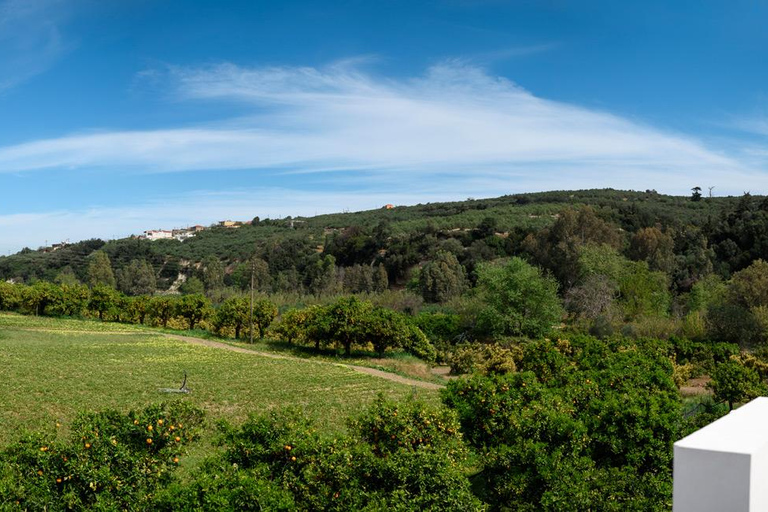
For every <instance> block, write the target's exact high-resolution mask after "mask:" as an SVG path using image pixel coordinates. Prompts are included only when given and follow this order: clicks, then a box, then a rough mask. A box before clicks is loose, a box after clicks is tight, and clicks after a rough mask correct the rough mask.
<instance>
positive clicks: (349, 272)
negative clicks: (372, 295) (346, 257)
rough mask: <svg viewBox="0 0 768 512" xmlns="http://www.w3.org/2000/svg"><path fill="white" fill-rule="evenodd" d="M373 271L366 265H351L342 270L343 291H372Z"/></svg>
mask: <svg viewBox="0 0 768 512" xmlns="http://www.w3.org/2000/svg"><path fill="white" fill-rule="evenodd" d="M372 270H373V269H371V267H369V266H368V265H352V266H351V267H347V268H344V269H343V271H344V291H345V292H348V293H365V292H370V291H372V290H373V271H372Z"/></svg>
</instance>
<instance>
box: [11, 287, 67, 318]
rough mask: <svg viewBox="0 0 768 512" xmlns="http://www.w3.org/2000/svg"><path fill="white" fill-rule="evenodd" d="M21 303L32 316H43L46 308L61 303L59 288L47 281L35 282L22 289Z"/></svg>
mask: <svg viewBox="0 0 768 512" xmlns="http://www.w3.org/2000/svg"><path fill="white" fill-rule="evenodd" d="M21 301H22V304H23V305H24V307H25V308H26V309H27V310H28V311H30V312H31V313H32V314H34V315H38V316H39V315H44V314H45V310H46V308H48V306H51V305H54V304H56V303H59V302H60V301H61V288H59V287H58V286H56V285H55V284H53V283H49V282H47V281H37V282H36V283H35V284H33V285H32V286H28V287H26V288H23V289H22V295H21Z"/></svg>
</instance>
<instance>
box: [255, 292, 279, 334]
mask: <svg viewBox="0 0 768 512" xmlns="http://www.w3.org/2000/svg"><path fill="white" fill-rule="evenodd" d="M276 317H277V306H275V304H274V303H273V302H272V301H270V300H269V299H256V300H254V301H253V325H255V326H256V327H257V328H258V329H259V338H260V339H264V333H265V332H266V330H267V327H269V324H271V323H272V320H274V319H275V318H276Z"/></svg>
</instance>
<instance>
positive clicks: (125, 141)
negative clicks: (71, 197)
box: [0, 61, 751, 188]
mask: <svg viewBox="0 0 768 512" xmlns="http://www.w3.org/2000/svg"><path fill="white" fill-rule="evenodd" d="M171 77H172V78H173V80H174V84H175V87H176V89H175V90H176V94H177V95H178V96H179V97H181V98H182V99H183V100H186V101H190V100H197V101H210V102H225V101H228V102H237V103H239V104H242V105H243V106H244V109H245V112H246V116H244V117H242V118H238V119H231V120H223V121H222V120H218V122H217V123H216V124H215V125H214V124H210V123H208V124H200V125H198V127H195V128H185V129H163V130H148V131H132V132H121V131H117V132H106V133H91V134H78V135H71V136H66V137H62V138H58V139H48V140H39V141H32V142H28V143H25V144H20V145H16V146H6V147H2V148H0V168H2V169H4V170H6V171H9V172H14V171H25V170H34V169H42V168H62V169H67V168H103V169H113V170H114V169H125V168H132V169H135V170H140V171H149V172H167V171H185V170H195V169H270V170H271V169H275V168H280V169H288V170H293V171H304V172H313V171H325V170H335V169H343V170H356V169H358V170H363V171H365V172H366V173H368V174H371V173H375V172H388V173H391V172H393V171H401V172H408V173H414V174H417V175H422V174H431V173H434V172H441V173H453V174H455V175H457V176H458V177H461V176H467V175H468V174H475V175H478V174H479V175H483V174H489V175H494V176H499V175H502V176H503V175H505V174H506V175H508V176H509V177H515V176H516V175H517V173H518V172H520V171H524V170H526V169H531V171H530V172H528V173H527V174H528V175H529V176H528V177H529V178H535V179H536V181H544V182H547V181H548V182H549V183H551V185H550V187H549V188H553V186H554V187H557V186H558V185H557V184H558V183H560V182H562V181H563V180H564V179H565V180H569V179H570V178H580V177H582V176H593V177H594V178H595V179H596V180H600V181H594V180H590V181H587V180H585V181H583V182H582V186H583V187H586V186H616V187H621V186H624V184H625V183H628V182H629V181H631V180H632V176H627V175H623V172H624V171H628V170H630V171H631V172H632V173H636V174H639V175H641V176H642V175H654V174H661V175H664V176H667V177H668V178H670V179H675V177H679V178H680V179H681V181H685V182H686V183H690V182H691V180H692V179H694V177H698V176H700V175H701V174H705V175H707V174H709V175H711V176H712V177H713V178H716V177H717V176H719V175H721V173H722V172H724V171H727V172H739V173H746V174H748V175H751V174H750V172H749V169H748V168H747V167H746V166H745V165H744V164H743V163H741V162H739V161H738V160H735V159H734V158H732V157H729V156H728V155H725V154H721V153H720V152H718V151H714V150H712V149H710V148H707V147H705V145H704V144H703V143H701V142H699V141H697V140H695V139H693V138H691V137H686V136H683V135H679V134H674V133H669V132H666V131H663V130H660V129H655V128H653V127H649V126H645V125H643V124H640V123H637V122H633V121H630V120H627V119H624V118H621V117H619V116H616V115H612V114H609V113H605V112H599V111H594V110H590V109H586V108H582V107H579V106H574V105H569V104H565V103H559V102H554V101H549V100H546V99H542V98H538V97H536V96H534V95H533V94H531V93H530V92H528V91H526V90H524V89H522V88H521V87H519V86H517V85H516V84H514V83H513V82H510V81H509V80H506V79H504V78H497V77H493V76H490V75H488V74H487V73H485V72H484V71H483V70H481V69H478V68H476V67H473V66H470V65H467V64H464V63H462V62H458V61H455V62H448V63H444V64H441V65H438V66H434V67H432V68H431V69H429V70H428V72H427V73H426V74H425V76H423V77H419V78H414V79H399V80H394V79H385V78H380V77H375V76H372V75H370V74H366V73H363V72H362V71H360V70H359V69H358V68H357V67H356V66H355V65H354V64H350V63H339V64H336V65H333V66H330V67H328V68H325V69H317V68H296V67H271V68H242V67H238V66H235V65H231V64H223V65H219V66H215V67H210V68H203V69H185V68H177V69H173V70H172V71H171ZM617 171H618V172H617ZM654 185H658V184H656V183H648V186H654Z"/></svg>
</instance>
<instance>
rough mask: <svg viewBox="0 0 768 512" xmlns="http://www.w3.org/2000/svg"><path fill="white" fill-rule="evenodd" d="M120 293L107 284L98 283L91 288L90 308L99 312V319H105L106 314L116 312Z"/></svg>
mask: <svg viewBox="0 0 768 512" xmlns="http://www.w3.org/2000/svg"><path fill="white" fill-rule="evenodd" d="M117 300H118V293H117V291H116V290H115V289H114V288H112V287H110V286H107V285H106V284H97V285H96V286H94V287H93V289H92V290H91V299H90V301H88V309H90V310H91V311H95V312H96V313H98V314H99V320H101V321H102V322H103V321H104V316H105V315H107V314H112V313H114V312H115V310H116V307H117Z"/></svg>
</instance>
